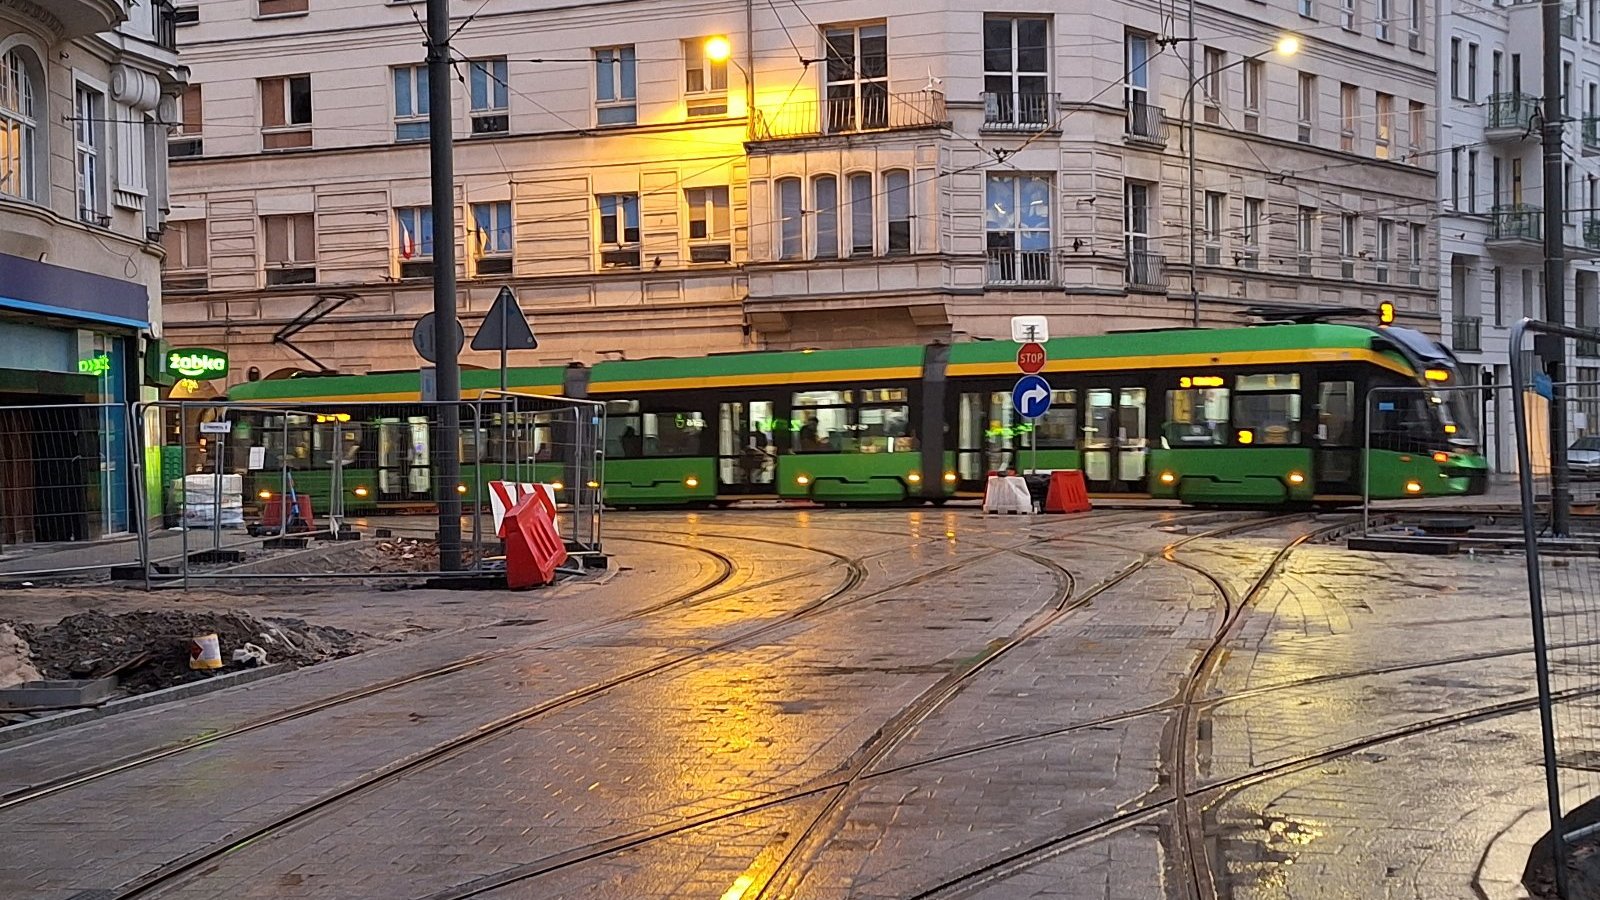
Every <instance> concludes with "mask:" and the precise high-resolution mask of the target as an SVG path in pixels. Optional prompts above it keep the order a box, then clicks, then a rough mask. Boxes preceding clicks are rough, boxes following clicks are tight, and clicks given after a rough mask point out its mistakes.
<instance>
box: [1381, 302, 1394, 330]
mask: <svg viewBox="0 0 1600 900" xmlns="http://www.w3.org/2000/svg"><path fill="white" fill-rule="evenodd" d="M1393 324H1394V301H1392V300H1385V301H1383V302H1382V303H1379V304H1378V327H1380V328H1387V327H1389V326H1390V325H1393Z"/></svg>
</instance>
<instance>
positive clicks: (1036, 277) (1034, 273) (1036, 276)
mask: <svg viewBox="0 0 1600 900" xmlns="http://www.w3.org/2000/svg"><path fill="white" fill-rule="evenodd" d="M984 281H985V283H987V284H990V285H995V286H999V287H1054V286H1055V285H1056V284H1058V283H1059V279H1058V278H1057V276H1056V267H1055V261H1054V260H1053V259H1052V258H1051V254H1050V251H1049V250H1007V249H1003V248H995V247H990V248H989V271H988V274H987V276H986V277H985V279H984Z"/></svg>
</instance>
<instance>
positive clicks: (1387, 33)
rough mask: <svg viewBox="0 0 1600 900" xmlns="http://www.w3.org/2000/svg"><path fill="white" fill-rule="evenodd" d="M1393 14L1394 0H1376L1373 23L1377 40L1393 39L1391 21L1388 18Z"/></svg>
mask: <svg viewBox="0 0 1600 900" xmlns="http://www.w3.org/2000/svg"><path fill="white" fill-rule="evenodd" d="M1393 16H1394V0H1378V16H1377V21H1376V22H1374V24H1375V25H1376V26H1377V28H1376V30H1375V34H1377V37H1378V40H1380V41H1389V40H1393V37H1392V35H1393V30H1392V25H1393V23H1392V22H1390V19H1391V18H1392V17H1393Z"/></svg>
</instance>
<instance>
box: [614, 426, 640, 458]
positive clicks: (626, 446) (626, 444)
mask: <svg viewBox="0 0 1600 900" xmlns="http://www.w3.org/2000/svg"><path fill="white" fill-rule="evenodd" d="M617 443H619V444H621V445H622V455H623V456H634V457H637V456H643V455H644V438H642V437H640V436H639V432H637V431H635V430H634V429H633V426H632V425H629V426H628V427H627V428H624V429H622V436H621V437H619V438H618V439H617Z"/></svg>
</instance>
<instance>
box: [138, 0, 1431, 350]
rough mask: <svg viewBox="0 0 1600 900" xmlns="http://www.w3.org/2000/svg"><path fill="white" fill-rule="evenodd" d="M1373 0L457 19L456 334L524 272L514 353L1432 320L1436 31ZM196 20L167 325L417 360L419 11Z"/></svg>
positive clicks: (343, 8) (207, 9) (176, 168)
mask: <svg viewBox="0 0 1600 900" xmlns="http://www.w3.org/2000/svg"><path fill="white" fill-rule="evenodd" d="M1389 2H1396V3H1398V0H1333V2H1332V3H1331V4H1330V3H1329V0H1272V2H1266V3H1262V2H1256V0H1226V2H1221V3H1216V4H1210V5H1205V6H1201V7H1197V10H1196V16H1195V26H1194V29H1195V34H1194V39H1193V40H1188V39H1187V38H1188V37H1189V35H1188V31H1187V28H1188V25H1187V23H1186V22H1185V20H1184V18H1183V17H1181V16H1180V17H1178V18H1176V19H1175V18H1173V16H1172V10H1171V8H1170V6H1169V5H1166V4H1162V3H1155V2H1151V3H1143V2H1131V0H1129V2H1119V3H1114V4H1109V5H1104V6H1101V7H1096V8H1094V9H1093V10H1090V9H1088V8H1085V9H1083V10H1072V11H1060V10H1056V9H1052V8H1050V7H1049V6H1048V5H1038V4H1034V5H1029V4H1027V3H1024V2H1017V0H1004V2H1000V0H996V2H994V3H993V8H982V9H961V8H955V7H947V6H943V5H929V4H924V3H916V4H912V5H910V6H901V7H897V8H895V9H894V10H891V11H888V12H887V13H886V12H885V10H884V9H883V8H882V7H881V6H878V5H874V4H869V3H865V2H861V0H826V2H807V3H804V4H797V3H793V2H788V3H783V4H767V5H758V4H746V3H727V2H710V3H702V4H696V5H693V6H690V7H683V6H681V5H668V4H666V3H662V2H659V0H634V2H629V3H626V4H611V5H607V6H605V7H603V8H602V7H598V6H593V5H589V4H578V3H574V4H558V3H553V2H544V3H538V4H528V3H515V4H514V3H511V2H509V0H488V2H486V3H483V4H481V9H479V8H478V7H479V6H480V4H477V3H473V4H459V5H458V6H459V8H458V9H457V13H458V16H457V24H458V25H459V26H460V31H459V33H458V34H457V35H456V37H455V38H454V41H453V52H454V54H455V56H457V57H458V58H459V62H458V64H457V65H456V67H455V82H456V83H455V94H454V103H453V108H452V110H451V111H450V115H451V119H452V122H453V123H454V127H455V132H456V138H457V139H456V141H455V159H456V163H455V165H456V173H457V183H456V194H457V197H458V204H457V210H456V212H457V216H456V221H457V222H458V223H461V224H460V225H459V226H458V228H457V230H456V233H455V234H454V235H451V236H449V239H451V240H454V241H456V242H457V245H458V247H459V248H460V249H461V250H462V251H463V252H462V253H461V254H460V255H459V259H460V260H461V263H460V270H459V271H458V273H457V274H458V275H459V276H460V277H461V279H462V280H461V282H460V284H461V288H460V301H459V308H460V311H461V315H462V318H463V321H464V324H465V327H466V330H467V333H468V335H469V336H470V335H471V334H472V332H473V330H474V329H475V328H476V327H477V324H478V322H479V321H481V318H482V316H483V314H484V313H485V312H486V311H487V309H488V308H489V305H490V303H491V302H492V301H493V298H494V296H495V294H496V293H497V292H498V290H499V288H500V287H501V286H502V285H507V284H509V285H510V286H512V287H513V288H515V289H516V291H517V293H518V295H519V297H520V299H521V301H522V305H523V307H524V308H525V309H526V310H528V311H529V313H530V314H531V315H532V316H533V317H534V320H535V329H536V331H537V332H538V333H539V336H540V341H541V346H540V349H539V350H537V351H529V352H524V353H517V354H514V357H513V362H514V363H515V364H534V363H553V362H568V361H574V360H576V361H586V362H587V361H594V360H596V359H601V358H614V357H616V356H619V355H622V356H628V357H634V358H637V357H642V356H656V355H685V354H698V353H707V352H721V351H733V350H741V349H759V348H794V347H833V346H862V345H871V344H879V343H888V342H912V341H931V340H963V339H970V338H986V337H997V336H1003V335H1005V334H1006V323H1007V320H1008V319H1009V317H1010V316H1012V315H1015V314H1023V313H1035V314H1045V315H1048V316H1050V317H1051V319H1052V326H1053V328H1054V330H1055V331H1056V332H1058V333H1098V332H1103V331H1106V330H1109V329H1115V328H1139V327H1165V326H1183V325H1188V324H1190V323H1194V322H1198V323H1199V324H1202V325H1228V324H1239V323H1241V322H1243V321H1246V319H1245V318H1244V317H1243V315H1242V311H1243V310H1245V309H1246V308H1248V307H1250V306H1252V305H1259V304H1265V303H1273V304H1286V305H1296V306H1327V305H1342V306H1360V307H1363V308H1366V309H1375V308H1376V307H1377V305H1378V302H1379V301H1380V300H1391V301H1393V302H1395V303H1396V304H1397V305H1398V307H1399V309H1400V310H1401V313H1402V316H1403V317H1404V318H1405V319H1406V321H1408V322H1409V323H1411V324H1416V325H1418V326H1420V327H1424V328H1427V329H1429V330H1432V329H1434V328H1436V327H1437V323H1438V321H1439V318H1438V312H1437V308H1436V290H1437V282H1436V279H1435V276H1434V271H1433V270H1434V268H1435V267H1434V261H1436V260H1437V258H1438V250H1437V246H1436V235H1435V233H1434V228H1433V227H1432V220H1431V218H1430V211H1431V208H1432V206H1433V203H1434V200H1435V191H1436V187H1435V185H1436V173H1435V171H1434V169H1433V161H1434V156H1433V155H1432V154H1431V153H1430V152H1429V150H1430V148H1429V147H1428V144H1429V143H1430V142H1431V139H1432V136H1433V135H1434V125H1433V110H1432V102H1433V97H1434V92H1435V89H1434V83H1435V74H1434V59H1435V55H1434V41H1433V40H1432V38H1431V35H1430V33H1428V32H1427V30H1426V29H1424V28H1423V25H1422V23H1423V22H1424V21H1425V17H1424V15H1423V11H1422V10H1423V0H1418V3H1417V5H1416V6H1415V8H1414V12H1413V13H1411V14H1410V15H1412V16H1413V18H1406V17H1404V16H1398V17H1396V16H1390V15H1388V14H1384V16H1383V17H1382V18H1381V23H1382V27H1379V25H1378V24H1376V23H1375V21H1374V17H1376V16H1378V15H1379V13H1380V12H1381V10H1380V6H1381V5H1382V4H1386V3H1389ZM469 6H470V7H471V9H468V8H467V7H469ZM1368 6H1370V9H1368V8H1367V7H1368ZM190 9H191V10H193V12H192V13H189V14H188V15H187V16H186V20H191V19H192V21H193V24H188V25H185V26H183V27H182V28H181V29H180V30H181V34H180V40H181V43H182V45H183V53H184V61H185V63H186V64H187V65H188V66H189V67H190V69H191V71H192V77H191V82H192V83H191V86H190V87H189V88H188V89H187V91H186V93H185V95H184V97H183V98H182V104H181V105H182V112H181V125H180V126H179V127H178V128H177V129H176V131H175V134H174V135H173V138H172V139H173V141H174V144H173V146H174V149H175V152H174V157H175V160H174V164H173V176H172V177H173V180H174V185H175V201H174V210H173V219H174V221H175V227H174V229H173V230H172V232H171V233H172V234H173V235H174V237H173V239H172V241H171V245H172V247H173V250H174V252H173V253H172V255H171V256H170V257H169V264H168V269H167V287H168V291H167V295H166V304H167V315H168V320H169V322H170V325H171V327H172V328H173V329H174V330H175V331H181V332H182V333H184V334H185V335H189V336H192V341H191V342H192V343H196V344H202V345H205V346H212V347H226V348H227V349H228V350H229V351H230V355H231V358H232V360H233V362H234V371H233V372H232V373H231V376H230V377H232V378H234V379H236V380H237V379H242V378H246V377H271V376H272V375H273V374H275V373H277V374H283V373H286V372H289V371H296V370H316V369H317V368H318V367H327V368H331V369H337V370H340V371H346V372H362V371H371V370H383V369H403V368H411V367H414V366H415V365H417V364H418V359H417V357H416V356H415V354H414V352H413V351H412V348H411V343H410V333H411V329H412V327H413V325H414V323H415V321H416V319H417V318H418V317H419V316H420V315H421V314H422V313H424V312H426V311H427V310H428V309H429V308H430V304H431V299H430V297H431V295H430V285H429V283H428V280H427V276H428V275H429V274H430V271H431V269H430V263H429V259H430V257H431V248H432V246H433V241H434V240H436V239H445V237H444V236H436V235H435V234H434V233H433V230H432V215H431V212H430V210H429V209H428V202H429V194H428V183H427V145H426V140H425V137H426V116H427V115H428V113H429V110H428V109H427V107H426V102H427V101H426V97H427V92H426V74H425V70H423V69H421V68H419V67H420V66H421V64H422V59H423V48H422V46H421V43H420V42H421V40H422V38H423V35H422V32H421V30H420V27H419V24H418V21H417V19H418V16H419V13H420V6H419V5H417V4H413V3H406V2H381V0H214V2H208V3H206V4H204V5H203V6H200V7H190ZM469 17H470V20H469ZM1285 35H1294V36H1296V38H1297V39H1298V47H1297V48H1295V49H1296V50H1297V52H1295V53H1293V54H1292V55H1285V54H1279V53H1275V52H1273V48H1274V47H1275V46H1277V45H1279V42H1280V39H1281V38H1282V37H1283V36H1285ZM1191 73H1194V74H1193V75H1191ZM1191 94H1192V99H1193V101H1194V103H1193V107H1194V110H1195V116H1194V118H1195V120H1196V121H1195V123H1194V129H1193V131H1194V137H1195V139H1194V142H1193V150H1194V153H1193V157H1194V166H1193V169H1192V171H1193V177H1192V178H1191V176H1190V172H1191V169H1190V165H1189V159H1190V155H1191V154H1190V152H1189V150H1190V144H1189V142H1188V131H1189V129H1188V127H1187V126H1186V124H1185V122H1186V120H1185V113H1186V111H1187V108H1188V104H1187V103H1186V100H1188V99H1190V98H1191ZM1191 197H1192V198H1193V203H1192V204H1189V203H1188V200H1189V198H1191ZM1191 211H1192V212H1191ZM1191 228H1192V231H1193V240H1191ZM1191 246H1192V247H1193V248H1194V256H1193V258H1192V259H1193V264H1192V265H1191V264H1190V260H1191V257H1190V255H1189V252H1190V247H1191ZM1191 274H1192V275H1193V278H1192V280H1191ZM1191 286H1192V289H1191ZM308 323H309V324H308ZM463 361H464V363H466V364H468V365H485V366H488V365H492V364H493V360H492V359H491V358H490V357H489V356H488V355H487V354H485V355H482V357H481V358H480V357H479V356H478V355H475V354H472V353H470V352H469V353H467V354H466V355H465V356H464V357H463Z"/></svg>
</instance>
